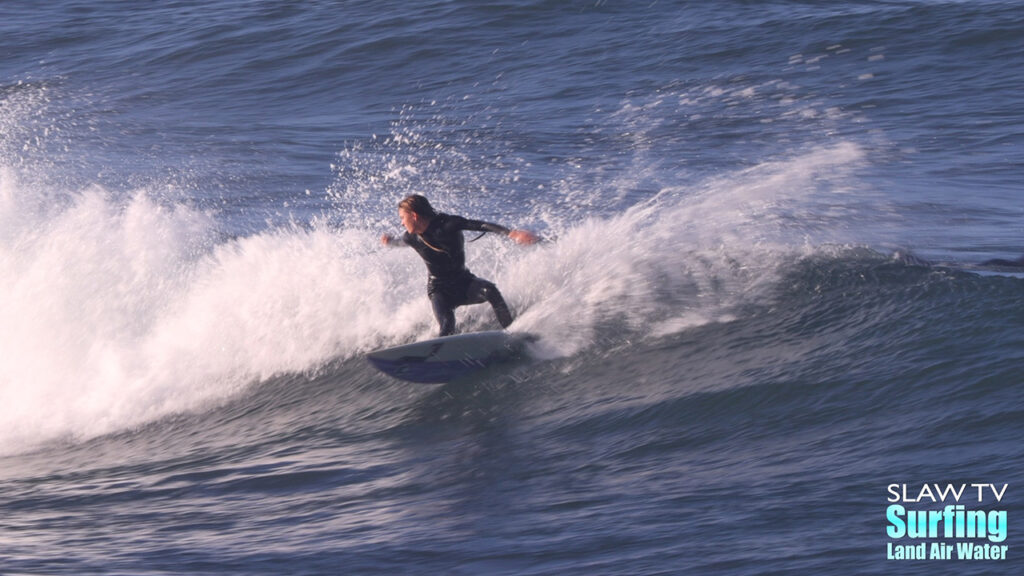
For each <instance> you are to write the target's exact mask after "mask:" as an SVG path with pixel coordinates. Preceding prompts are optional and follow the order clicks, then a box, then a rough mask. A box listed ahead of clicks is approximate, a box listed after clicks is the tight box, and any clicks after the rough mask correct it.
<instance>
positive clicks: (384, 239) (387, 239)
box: [380, 234, 395, 246]
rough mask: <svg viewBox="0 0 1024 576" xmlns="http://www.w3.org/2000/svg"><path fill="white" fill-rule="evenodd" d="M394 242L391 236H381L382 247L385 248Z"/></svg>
mask: <svg viewBox="0 0 1024 576" xmlns="http://www.w3.org/2000/svg"><path fill="white" fill-rule="evenodd" d="M394 241H395V239H394V238H392V237H391V234H381V237H380V243H381V244H383V245H384V246H387V245H389V244H391V243H392V242H394Z"/></svg>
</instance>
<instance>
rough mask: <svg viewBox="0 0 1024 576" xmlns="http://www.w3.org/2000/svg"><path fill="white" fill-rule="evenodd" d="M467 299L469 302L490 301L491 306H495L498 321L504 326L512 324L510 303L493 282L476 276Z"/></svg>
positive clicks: (468, 291) (470, 285) (467, 292)
mask: <svg viewBox="0 0 1024 576" xmlns="http://www.w3.org/2000/svg"><path fill="white" fill-rule="evenodd" d="M466 300H467V301H468V303H469V304H479V303H481V302H485V301H486V302H489V303H490V304H491V308H494V315H495V316H497V317H498V323H499V324H501V327H502V328H508V327H509V325H510V324H512V312H511V311H510V310H509V309H508V304H506V303H505V299H504V298H503V297H502V296H501V292H499V291H498V287H497V286H495V285H494V283H493V282H488V281H487V280H483V279H481V278H474V279H473V281H472V282H471V283H470V284H469V289H468V290H467V291H466Z"/></svg>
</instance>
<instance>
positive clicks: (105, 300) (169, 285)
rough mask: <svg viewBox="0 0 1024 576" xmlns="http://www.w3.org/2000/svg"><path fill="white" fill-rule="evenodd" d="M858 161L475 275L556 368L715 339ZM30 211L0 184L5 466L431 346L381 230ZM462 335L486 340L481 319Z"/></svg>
mask: <svg viewBox="0 0 1024 576" xmlns="http://www.w3.org/2000/svg"><path fill="white" fill-rule="evenodd" d="M860 157H861V152H860V151H859V150H858V149H857V148H856V147H853V146H850V145H840V146H836V147H833V148H828V149H819V150H815V151H812V152H810V153H808V154H806V155H803V156H800V157H797V158H795V159H791V160H788V161H778V162H772V163H765V164H762V165H759V166H757V167H755V168H752V169H750V170H747V171H743V172H741V173H739V174H733V175H730V176H726V177H721V178H716V179H715V180H713V181H707V182H703V183H701V184H700V185H698V186H695V187H689V188H684V187H679V188H665V189H663V190H662V191H661V192H660V193H659V194H657V195H656V196H655V197H653V198H651V199H649V200H648V201H645V202H642V203H640V204H637V205H635V206H633V207H631V208H629V209H627V210H626V211H624V212H622V213H620V214H615V215H610V216H603V217H602V216H599V215H596V214H578V215H577V216H578V218H579V219H578V220H567V219H565V218H561V219H556V220H555V221H553V222H552V223H551V224H552V230H551V231H552V232H554V233H556V234H557V235H558V239H557V241H554V242H549V243H546V244H543V245H540V246H536V247H529V248H523V247H519V246H515V245H513V244H512V243H511V242H508V241H507V240H504V239H501V238H497V237H495V236H494V235H489V236H487V237H486V239H485V240H481V241H480V242H478V243H473V244H470V245H469V247H468V252H469V265H470V267H471V269H473V271H474V272H475V273H477V274H478V275H480V276H483V277H486V278H490V279H492V280H495V281H496V282H497V283H498V285H499V287H500V288H501V290H502V291H503V292H504V293H505V295H506V297H507V299H508V300H509V301H510V303H511V304H512V306H513V308H515V309H518V310H522V311H523V313H522V315H521V316H520V317H519V318H518V319H517V322H516V324H515V325H514V327H513V328H514V329H517V330H528V331H531V332H536V333H539V334H540V335H541V336H542V337H543V341H544V342H546V343H547V344H546V346H545V348H544V350H543V353H545V354H547V355H549V356H567V355H571V354H575V353H576V352H578V351H580V350H583V349H586V348H588V347H593V346H600V345H601V340H602V339H603V338H607V337H608V332H607V330H608V329H609V328H611V329H612V330H615V331H619V332H621V331H626V332H631V333H633V334H635V335H639V336H641V337H651V336H654V337H658V336H664V335H666V334H672V333H675V332H678V331H680V330H684V329H686V328H688V327H692V326H694V325H699V324H703V323H706V322H713V321H726V320H729V319H731V318H733V317H735V316H734V315H735V313H736V309H737V307H738V306H739V305H742V304H743V303H745V302H751V301H756V300H757V299H758V298H759V297H760V295H761V294H762V292H763V290H764V288H765V287H766V286H770V285H771V283H772V282H773V281H774V279H775V274H776V272H777V269H778V263H779V261H780V259H782V258H784V257H785V255H786V254H789V253H791V252H792V250H794V249H799V248H800V247H801V246H802V245H804V244H805V243H806V238H807V235H808V234H809V233H811V232H813V230H811V231H809V230H808V229H805V228H796V227H794V221H795V218H794V215H795V214H797V215H798V214H799V210H800V209H801V206H805V205H806V204H805V202H806V200H807V198H809V197H815V194H816V191H818V190H819V189H820V188H821V186H822V180H823V179H827V178H831V177H833V176H834V175H835V174H836V173H838V172H842V169H843V167H844V166H847V165H850V164H855V163H856V162H857V161H858V160H859V159H860ZM43 196H45V197H47V198H48V199H52V198H54V197H55V196H58V195H55V194H53V193H52V192H45V193H44V192H42V191H39V190H33V189H32V188H31V187H30V186H23V185H20V184H18V183H17V182H16V181H15V179H14V178H13V176H12V172H11V171H7V172H5V173H3V178H2V179H0V223H2V224H3V225H4V232H3V234H2V235H0V351H2V359H0V451H9V450H15V449H18V447H20V446H23V445H24V444H26V443H35V442H38V441H40V440H45V439H53V438H57V437H65V436H67V437H73V438H80V437H89V436H94V435H98V434H104V433H107V432H110V431H114V430H119V429H124V428H127V427H132V426H135V425H138V424H141V423H144V422H147V421H150V420H153V419H155V418H159V417H161V416H164V415H168V414H171V413H175V412H178V411H183V410H194V409H200V408H202V407H203V406H206V405H208V404H209V403H211V402H217V401H219V400H221V399H223V398H225V397H227V396H230V395H232V394H235V393H237V392H238V391H239V390H240V389H242V388H244V387H245V386H247V385H249V384H251V383H253V382H257V381H260V380H264V379H267V378H270V377H272V376H273V375H276V374H281V373H287V372H302V371H309V370H317V369H319V368H321V367H322V366H324V365H325V363H327V362H330V361H332V360H334V359H337V358H347V357H353V356H356V355H358V354H360V353H362V352H365V351H367V350H369V349H372V348H375V347H378V346H381V345H384V344H389V343H395V342H398V341H402V340H410V339H413V338H422V337H426V336H429V335H431V334H433V333H434V331H435V327H434V322H433V319H432V317H431V313H430V307H429V304H428V301H427V299H426V297H425V294H424V280H425V271H424V268H423V265H422V262H420V260H419V258H418V257H417V256H416V255H415V253H413V252H412V251H411V250H408V249H391V248H384V247H381V246H380V243H379V234H380V232H381V230H373V229H369V228H346V229H341V230H339V229H330V228H327V227H319V228H316V227H315V228H314V229H311V230H310V229H291V228H289V229H283V230H271V231H267V232H264V233H261V234H257V235H254V236H250V237H245V238H239V239H231V240H222V239H218V238H219V237H218V231H217V223H216V222H215V221H214V219H212V218H211V217H210V216H208V215H206V214H203V213H201V212H198V211H196V210H193V209H191V208H189V207H187V206H182V205H176V204H173V203H167V202H160V201H157V200H156V199H154V198H153V197H152V195H151V194H149V193H147V192H146V191H144V190H140V191H136V192H135V193H134V194H131V195H130V196H129V197H128V198H127V199H117V198H114V197H113V196H112V195H111V194H109V193H107V192H105V191H104V190H102V189H98V188H94V189H89V190H85V191H82V192H78V193H73V194H65V195H63V196H62V200H61V201H59V202H51V201H49V200H48V201H47V202H38V201H36V200H35V199H38V198H39V197H43ZM818 201H820V197H819V198H818ZM396 226H397V222H396ZM458 317H459V320H460V322H462V323H463V324H464V325H465V326H466V327H467V328H477V327H484V326H493V322H494V321H493V318H492V317H491V313H490V311H489V309H488V308H487V307H486V306H478V307H468V308H465V309H460V310H459V316H458Z"/></svg>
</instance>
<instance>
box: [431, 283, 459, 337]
mask: <svg viewBox="0 0 1024 576" xmlns="http://www.w3.org/2000/svg"><path fill="white" fill-rule="evenodd" d="M430 305H431V307H433V309H434V318H437V324H438V326H440V328H441V331H440V335H441V336H451V335H452V334H455V308H453V307H452V305H451V304H449V303H448V298H446V297H445V295H444V293H442V292H434V293H433V294H431V295H430Z"/></svg>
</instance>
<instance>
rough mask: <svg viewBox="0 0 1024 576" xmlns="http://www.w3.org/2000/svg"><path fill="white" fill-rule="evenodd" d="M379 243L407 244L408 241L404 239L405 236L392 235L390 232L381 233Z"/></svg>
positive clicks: (389, 244) (384, 244) (390, 244)
mask: <svg viewBox="0 0 1024 576" xmlns="http://www.w3.org/2000/svg"><path fill="white" fill-rule="evenodd" d="M380 243H381V245H383V246H392V247H395V246H407V245H408V243H407V242H406V241H405V236H404V235H402V236H392V235H391V234H381V237H380Z"/></svg>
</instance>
